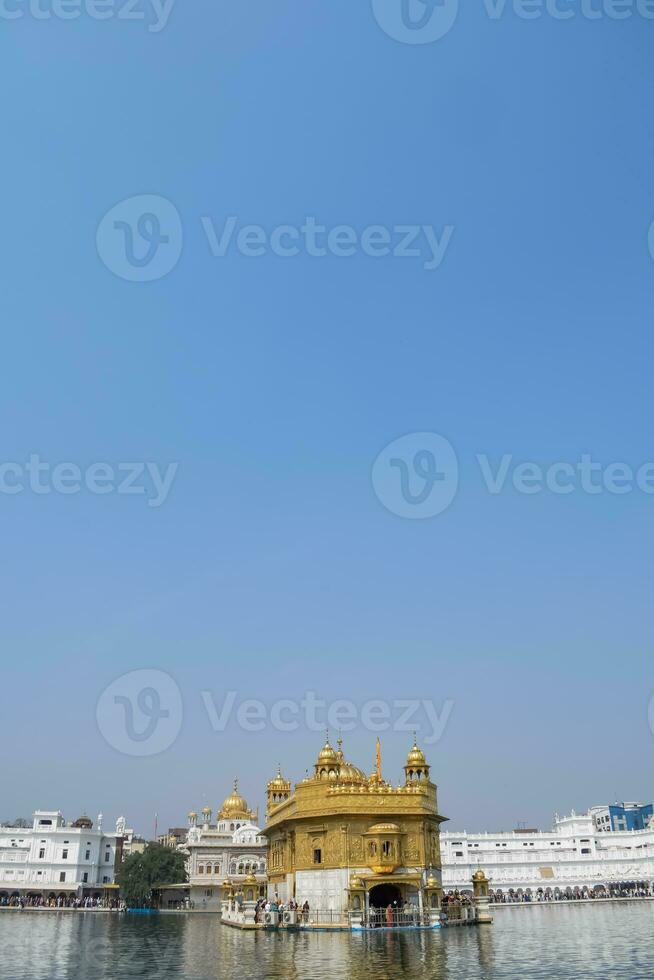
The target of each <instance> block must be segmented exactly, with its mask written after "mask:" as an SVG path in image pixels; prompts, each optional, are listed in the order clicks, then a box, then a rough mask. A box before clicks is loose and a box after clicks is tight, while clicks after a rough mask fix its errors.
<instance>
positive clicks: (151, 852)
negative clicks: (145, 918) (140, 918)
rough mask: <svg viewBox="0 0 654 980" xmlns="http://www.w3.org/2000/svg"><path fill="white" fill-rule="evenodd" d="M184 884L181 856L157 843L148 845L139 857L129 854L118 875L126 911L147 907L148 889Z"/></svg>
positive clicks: (150, 896)
mask: <svg viewBox="0 0 654 980" xmlns="http://www.w3.org/2000/svg"><path fill="white" fill-rule="evenodd" d="M186 881H188V877H187V874H186V862H185V859H184V855H183V854H181V853H180V852H179V851H175V850H173V849H172V848H170V847H162V845H161V844H148V845H147V847H146V848H145V850H144V851H143V853H142V854H130V856H129V857H127V858H125V860H124V862H123V864H122V866H121V868H120V870H119V872H118V884H119V885H120V892H121V895H122V897H123V899H124V901H125V903H126V905H127V906H128V908H130V909H139V908H141V909H142V908H150V907H151V905H152V889H153V888H156V887H157V886H158V885H172V884H177V883H179V882H186Z"/></svg>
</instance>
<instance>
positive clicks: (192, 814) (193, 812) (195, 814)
mask: <svg viewBox="0 0 654 980" xmlns="http://www.w3.org/2000/svg"><path fill="white" fill-rule="evenodd" d="M189 817H197V813H196V812H195V810H191V812H190V813H189Z"/></svg>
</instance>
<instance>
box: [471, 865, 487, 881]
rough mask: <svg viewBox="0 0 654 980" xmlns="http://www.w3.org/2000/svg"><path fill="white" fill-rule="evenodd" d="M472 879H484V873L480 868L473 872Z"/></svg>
mask: <svg viewBox="0 0 654 980" xmlns="http://www.w3.org/2000/svg"><path fill="white" fill-rule="evenodd" d="M472 880H473V881H486V875H485V874H484V872H483V871H482V870H481V868H480V869H479V871H475V873H474V874H473V876H472Z"/></svg>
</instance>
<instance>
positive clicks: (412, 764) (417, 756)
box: [406, 738, 427, 769]
mask: <svg viewBox="0 0 654 980" xmlns="http://www.w3.org/2000/svg"><path fill="white" fill-rule="evenodd" d="M406 764H407V769H415V768H417V767H418V768H419V767H421V766H426V765H427V759H426V758H425V753H424V752H423V751H422V749H419V748H418V743H417V742H416V740H415V738H414V740H413V748H412V749H411V751H410V752H409V754H408V756H407V759H406Z"/></svg>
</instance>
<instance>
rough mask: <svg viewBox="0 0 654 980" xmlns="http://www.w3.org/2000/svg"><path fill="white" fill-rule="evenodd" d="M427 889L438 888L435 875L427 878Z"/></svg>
mask: <svg viewBox="0 0 654 980" xmlns="http://www.w3.org/2000/svg"><path fill="white" fill-rule="evenodd" d="M427 888H438V882H437V881H436V879H435V878H434V876H433V875H429V877H428V878H427Z"/></svg>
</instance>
